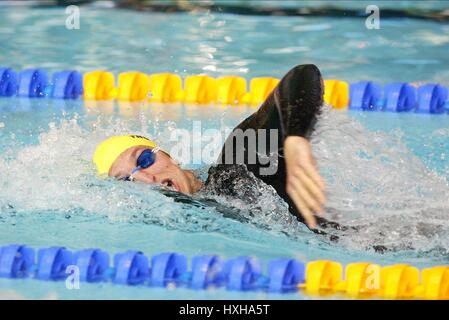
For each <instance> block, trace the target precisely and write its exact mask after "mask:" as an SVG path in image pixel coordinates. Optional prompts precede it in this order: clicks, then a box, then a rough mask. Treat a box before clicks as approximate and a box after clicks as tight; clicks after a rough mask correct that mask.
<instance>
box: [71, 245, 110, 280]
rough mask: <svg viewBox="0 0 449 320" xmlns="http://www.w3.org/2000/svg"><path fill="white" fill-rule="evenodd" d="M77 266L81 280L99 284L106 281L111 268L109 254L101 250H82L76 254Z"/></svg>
mask: <svg viewBox="0 0 449 320" xmlns="http://www.w3.org/2000/svg"><path fill="white" fill-rule="evenodd" d="M74 262H75V265H76V266H78V268H79V276H80V280H81V281H84V282H99V281H105V280H106V272H107V270H108V268H109V254H108V253H107V252H104V251H102V250H100V249H86V250H81V251H79V252H77V253H76V254H75V257H74Z"/></svg>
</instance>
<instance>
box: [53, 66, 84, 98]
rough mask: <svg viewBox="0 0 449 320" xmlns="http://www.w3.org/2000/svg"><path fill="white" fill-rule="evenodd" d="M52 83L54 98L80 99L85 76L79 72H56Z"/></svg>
mask: <svg viewBox="0 0 449 320" xmlns="http://www.w3.org/2000/svg"><path fill="white" fill-rule="evenodd" d="M52 82H53V86H52V91H51V97H52V98H56V99H78V98H79V97H80V96H81V95H82V94H83V75H82V74H81V73H79V72H77V71H74V70H69V71H61V72H56V73H54V74H53V80H52Z"/></svg>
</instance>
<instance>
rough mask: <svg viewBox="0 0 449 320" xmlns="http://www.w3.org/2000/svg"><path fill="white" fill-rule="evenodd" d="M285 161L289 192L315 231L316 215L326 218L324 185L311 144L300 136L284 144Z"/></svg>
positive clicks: (289, 137) (289, 139) (291, 138)
mask: <svg viewBox="0 0 449 320" xmlns="http://www.w3.org/2000/svg"><path fill="white" fill-rule="evenodd" d="M284 157H285V163H286V171H287V186H286V190H287V193H288V195H289V196H290V198H291V199H292V200H293V202H294V204H295V206H296V207H297V209H298V211H299V212H300V213H301V215H302V216H303V218H304V220H305V222H306V224H307V226H308V227H309V228H311V229H314V228H315V227H316V219H315V217H314V214H318V215H319V216H322V215H323V205H324V202H325V200H326V199H325V196H324V188H325V185H324V181H323V179H322V178H321V176H320V174H319V172H318V169H317V166H316V161H315V159H314V158H313V155H312V149H311V146H310V143H309V141H307V140H306V139H305V138H303V137H300V136H288V137H287V138H286V139H285V140H284Z"/></svg>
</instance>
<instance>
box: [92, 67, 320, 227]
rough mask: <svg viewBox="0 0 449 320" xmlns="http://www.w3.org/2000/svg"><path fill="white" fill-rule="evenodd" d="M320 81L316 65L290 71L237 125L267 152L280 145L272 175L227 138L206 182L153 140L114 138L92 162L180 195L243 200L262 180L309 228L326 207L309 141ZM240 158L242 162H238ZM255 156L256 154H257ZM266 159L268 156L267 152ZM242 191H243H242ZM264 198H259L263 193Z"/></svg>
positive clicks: (249, 150) (112, 172)
mask: <svg viewBox="0 0 449 320" xmlns="http://www.w3.org/2000/svg"><path fill="white" fill-rule="evenodd" d="M323 95H324V83H323V79H322V77H321V73H320V71H319V69H318V68H317V67H316V66H315V65H311V64H308V65H298V66H296V67H294V68H293V69H291V70H290V71H289V72H288V73H287V74H286V75H285V76H284V77H283V78H282V79H281V81H280V82H279V84H278V85H277V87H276V88H275V89H274V90H273V92H272V93H271V94H270V95H269V97H268V98H267V99H266V100H265V102H264V103H263V104H262V105H261V106H260V108H259V109H258V110H257V111H256V112H255V113H253V114H252V115H251V116H249V117H248V118H247V119H245V120H244V121H243V122H241V123H240V124H239V125H238V126H237V127H236V128H234V131H233V132H235V130H237V129H240V130H243V131H244V132H245V131H246V130H255V132H256V133H257V134H256V138H257V141H259V140H260V141H262V140H264V141H265V143H266V146H267V148H266V149H269V147H270V146H273V145H275V146H279V147H277V150H275V152H274V153H273V154H274V157H275V159H274V160H275V162H276V164H277V170H276V173H275V174H263V173H262V171H263V170H260V169H261V168H263V167H264V166H265V165H264V164H262V163H261V161H259V158H258V157H256V159H257V160H256V162H255V163H254V162H251V161H248V159H251V158H253V157H252V156H255V155H256V151H255V148H251V146H249V145H248V140H247V139H245V140H244V143H243V145H238V144H236V143H234V142H235V141H234V136H233V135H232V134H231V135H230V137H228V139H227V140H226V142H225V144H224V146H223V149H222V152H221V154H220V157H219V159H218V161H217V162H218V164H217V165H216V166H212V167H211V168H210V169H209V172H208V173H209V175H208V178H207V180H206V182H205V183H203V182H202V181H201V180H199V179H198V178H197V177H195V175H194V173H193V172H192V171H190V170H184V169H182V168H181V167H180V166H179V164H178V163H177V162H176V161H175V160H174V159H172V158H171V157H170V155H169V154H168V153H167V152H166V151H164V150H161V149H160V148H159V147H158V146H157V145H156V144H155V143H154V142H153V141H151V140H150V139H148V138H146V137H142V136H138V135H126V136H114V137H110V138H108V139H107V140H105V141H103V142H102V143H100V144H99V145H98V146H97V149H96V151H95V154H94V157H93V161H94V163H95V165H96V166H97V170H98V173H99V174H100V175H107V176H110V177H115V178H118V179H124V180H136V181H140V182H143V183H148V184H160V185H163V186H167V187H170V188H173V189H174V190H176V191H178V192H181V193H183V194H188V195H191V194H194V193H196V192H198V191H200V190H205V191H206V192H210V193H212V194H216V195H227V196H235V197H238V198H240V199H242V200H244V199H246V198H247V196H248V195H247V191H248V190H247V189H245V188H244V186H245V185H248V184H251V183H253V182H254V179H256V180H259V181H260V180H261V181H263V182H264V183H266V184H268V185H271V186H272V187H273V188H274V189H275V190H276V192H277V194H278V195H279V196H280V197H281V198H282V199H284V200H285V201H286V203H287V204H288V206H289V211H290V212H291V213H292V214H294V215H295V216H296V217H297V218H298V219H299V220H300V221H302V222H304V223H305V224H306V225H307V226H308V227H309V228H310V229H312V230H313V229H315V228H316V226H317V222H318V223H320V225H321V223H322V224H326V223H328V222H327V221H325V220H324V219H322V218H321V217H322V215H323V205H324V203H325V184H324V181H323V179H322V177H321V176H320V174H319V171H318V169H317V165H316V161H315V159H314V157H313V154H312V150H311V145H310V143H309V141H308V140H309V138H310V134H311V133H312V131H313V129H314V125H315V123H316V121H317V116H318V115H319V113H320V108H321V106H322V104H323ZM259 129H267V130H272V129H274V130H277V131H278V132H279V133H280V134H279V135H277V138H276V140H277V141H271V140H270V139H274V138H271V135H268V134H267V135H266V136H264V137H263V139H262V136H260V137H259V132H260V131H261V130H259ZM230 150H231V151H232V152H233V154H232V155H231V156H232V157H233V160H234V161H233V162H231V163H229V162H228V161H226V160H227V159H226V152H229V151H230ZM238 155H244V157H243V159H244V161H243V162H242V163H241V162H239V161H237V157H238ZM257 155H259V152H258V153H257ZM267 156H272V153H271V152H270V154H268V152H267ZM241 187H243V188H241ZM262 196H263V195H262Z"/></svg>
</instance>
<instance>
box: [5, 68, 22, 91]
mask: <svg viewBox="0 0 449 320" xmlns="http://www.w3.org/2000/svg"><path fill="white" fill-rule="evenodd" d="M18 88H19V84H18V78H17V73H16V72H15V71H14V70H12V69H11V68H0V96H1V97H12V96H15V95H17V90H18Z"/></svg>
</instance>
